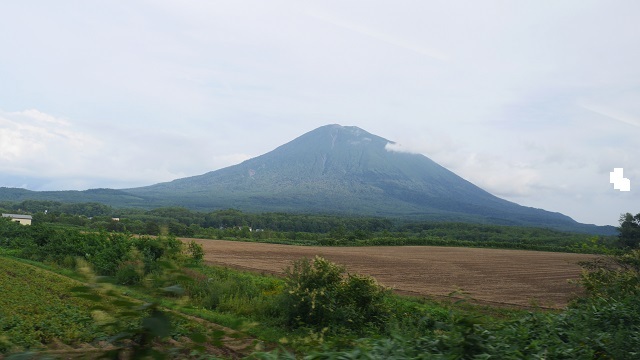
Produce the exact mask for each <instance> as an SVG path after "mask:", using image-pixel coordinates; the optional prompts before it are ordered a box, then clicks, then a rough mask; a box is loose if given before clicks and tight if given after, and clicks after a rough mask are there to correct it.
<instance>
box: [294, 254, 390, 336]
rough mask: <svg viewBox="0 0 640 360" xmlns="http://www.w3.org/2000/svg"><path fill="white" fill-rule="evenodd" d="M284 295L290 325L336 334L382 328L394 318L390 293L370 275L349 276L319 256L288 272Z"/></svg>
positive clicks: (297, 265) (304, 260)
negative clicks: (345, 331)
mask: <svg viewBox="0 0 640 360" xmlns="http://www.w3.org/2000/svg"><path fill="white" fill-rule="evenodd" d="M285 281H286V285H285V289H284V292H283V295H282V296H283V302H282V305H283V307H284V311H285V314H286V322H287V325H288V326H290V327H294V328H295V327H304V326H308V327H311V328H314V329H316V330H322V329H324V328H329V330H330V331H332V332H339V331H340V329H349V330H352V331H354V332H356V333H361V332H365V331H366V330H380V329H382V328H383V327H384V326H385V324H386V323H387V320H388V318H389V315H390V310H389V308H388V306H387V305H386V302H385V299H386V295H387V290H385V289H383V288H382V287H381V286H379V285H378V284H377V283H376V281H375V280H374V279H373V278H371V277H368V276H362V275H345V269H344V267H342V266H339V265H336V264H334V263H332V262H330V261H328V260H325V259H323V258H321V257H318V256H316V257H315V258H314V259H313V260H309V259H302V260H298V261H295V262H294V263H293V266H292V267H290V268H287V269H286V280H285Z"/></svg>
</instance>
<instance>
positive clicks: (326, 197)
mask: <svg viewBox="0 0 640 360" xmlns="http://www.w3.org/2000/svg"><path fill="white" fill-rule="evenodd" d="M392 144H393V142H391V141H389V140H387V139H384V138H382V137H379V136H376V135H373V134H370V133H368V132H366V131H364V130H362V129H360V128H358V127H355V126H340V125H326V126H322V127H320V128H318V129H316V130H313V131H310V132H308V133H306V134H304V135H302V136H300V137H298V138H296V139H294V140H293V141H291V142H289V143H287V144H284V145H282V146H280V147H278V148H276V149H275V150H273V151H271V152H269V153H266V154H264V155H261V156H258V157H256V158H252V159H249V160H247V161H244V162H242V163H240V164H238V165H234V166H230V167H227V168H224V169H221V170H217V171H212V172H209V173H206V174H203V175H199V176H194V177H189V178H183V179H178V180H174V181H171V182H167V183H161V184H156V185H152V186H147V187H142V188H135V189H126V190H124V191H125V192H127V193H129V194H131V195H134V196H137V197H141V198H145V199H148V200H151V201H154V200H159V201H161V202H162V203H164V204H173V205H182V206H186V207H190V208H196V209H209V210H210V209H221V208H237V209H241V210H245V211H283V212H313V213H342V214H350V215H378V216H393V217H411V218H424V219H432V220H455V221H480V222H490V223H498V224H518V225H533V226H550V227H555V228H565V229H570V228H574V227H575V226H578V225H581V224H579V223H577V222H575V221H574V220H572V219H571V218H569V217H567V216H565V215H562V214H560V213H552V212H548V211H545V210H541V209H535V208H530V207H524V206H520V205H518V204H515V203H512V202H509V201H506V200H503V199H500V198H498V197H496V196H494V195H491V194H490V193H488V192H486V191H484V190H482V189H480V188H479V187H477V186H475V185H473V184H472V183H470V182H468V181H466V180H464V179H462V178H461V177H459V176H457V175H456V174H454V173H453V172H451V171H449V170H447V169H445V168H444V167H442V166H440V165H438V164H437V163H435V162H434V161H432V160H431V159H429V158H427V157H426V156H424V155H420V154H410V153H404V152H397V151H392V150H390V145H392ZM160 199H161V200H160Z"/></svg>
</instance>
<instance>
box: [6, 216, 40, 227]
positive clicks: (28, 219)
mask: <svg viewBox="0 0 640 360" xmlns="http://www.w3.org/2000/svg"><path fill="white" fill-rule="evenodd" d="M2 217H6V218H10V219H11V220H13V221H15V222H19V223H20V224H22V225H31V220H33V218H32V217H31V215H21V214H2Z"/></svg>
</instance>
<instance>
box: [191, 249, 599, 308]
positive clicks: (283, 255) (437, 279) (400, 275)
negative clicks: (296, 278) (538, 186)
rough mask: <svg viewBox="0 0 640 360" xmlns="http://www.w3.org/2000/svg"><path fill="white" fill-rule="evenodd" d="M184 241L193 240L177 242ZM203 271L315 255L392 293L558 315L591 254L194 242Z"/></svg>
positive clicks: (275, 270) (272, 264) (274, 270)
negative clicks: (208, 266)
mask: <svg viewBox="0 0 640 360" xmlns="http://www.w3.org/2000/svg"><path fill="white" fill-rule="evenodd" d="M183 240H184V241H191V240H193V239H183ZM196 242H198V243H199V244H201V245H202V246H203V248H204V251H205V261H206V263H208V264H214V265H222V266H228V267H232V268H237V269H244V270H250V271H254V272H258V273H269V274H276V275H282V274H283V273H284V268H285V267H287V266H289V265H291V262H292V261H293V260H297V259H300V258H303V257H309V258H312V257H313V256H315V255H320V256H322V257H324V258H326V259H328V260H330V261H333V262H335V263H338V264H341V265H344V266H345V268H346V269H347V271H348V272H350V273H357V274H366V275H371V276H373V277H374V278H375V279H376V280H377V281H378V282H379V283H380V284H382V285H384V286H387V287H390V288H392V289H394V291H396V292H397V293H400V294H405V295H414V296H423V297H435V298H439V297H446V296H447V295H449V294H451V293H452V292H456V291H457V293H455V294H454V295H453V296H454V297H456V298H460V297H462V298H467V299H470V300H472V301H475V302H479V303H486V304H495V305H499V304H502V305H514V306H517V307H530V306H540V307H550V308H560V307H563V306H565V305H566V304H567V302H568V301H569V300H570V299H571V297H572V296H574V295H575V294H577V293H579V288H578V286H577V285H575V284H571V283H570V282H569V280H575V279H577V278H578V277H579V275H580V272H581V268H580V266H579V265H578V264H577V263H578V262H579V261H584V260H589V259H592V258H594V255H584V254H567V253H554V252H542V251H525V250H501V249H478V248H457V247H439V246H371V247H319V246H292V245H277V244H263V243H250V242H236V241H225V240H201V239H196Z"/></svg>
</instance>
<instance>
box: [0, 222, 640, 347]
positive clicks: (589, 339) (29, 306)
mask: <svg viewBox="0 0 640 360" xmlns="http://www.w3.org/2000/svg"><path fill="white" fill-rule="evenodd" d="M184 214H189V212H185V213H184ZM236 214H238V215H241V216H245V215H244V214H242V213H236ZM227 215H228V214H227ZM625 219H626V217H625ZM353 221H354V223H357V220H353ZM622 223H624V221H622V222H621V228H622ZM60 225H61V224H60V223H58V224H51V223H46V222H40V223H37V222H36V223H35V224H34V225H32V226H22V225H19V224H17V223H13V222H10V221H8V220H7V219H4V220H2V221H0V287H1V289H2V294H3V296H2V297H0V354H8V353H13V352H16V351H22V350H37V349H39V348H47V349H50V348H51V347H55V346H58V345H57V344H59V343H62V344H65V345H70V346H79V344H82V343H88V344H91V345H92V346H96V345H97V344H98V343H100V341H104V342H107V343H108V344H109V347H105V348H103V349H99V350H100V351H103V352H104V353H105V354H110V356H123V354H124V355H126V356H130V357H131V358H143V357H144V356H152V357H157V356H160V354H169V356H170V357H173V358H189V357H191V358H207V357H209V358H211V357H212V356H214V355H213V354H218V355H219V354H220V353H216V352H215V351H213V349H216V348H220V347H222V346H224V343H225V341H228V339H227V338H232V337H231V336H227V332H228V331H224V330H220V329H219V328H217V329H213V328H211V327H210V326H209V325H207V324H209V322H210V321H213V322H217V323H221V324H222V325H225V326H228V327H231V328H235V329H241V330H243V331H244V332H245V333H247V334H249V335H251V336H254V337H256V338H257V339H258V341H259V342H264V343H265V344H266V347H267V349H273V347H274V346H278V349H277V350H272V351H263V352H256V353H254V354H253V355H251V357H252V358H261V359H279V358H281V359H287V358H302V357H304V356H306V358H309V359H329V358H354V359H360V358H362V359H365V358H367V359H370V358H374V359H376V358H389V357H391V356H393V357H394V358H397V359H411V358H429V359H432V358H435V359H438V358H441V359H483V358H498V359H540V358H546V359H611V358H612V359H636V358H638V356H639V355H640V354H639V353H638V352H637V351H638V350H637V349H640V302H638V301H637V299H638V297H639V296H640V249H635V250H631V249H627V251H626V252H624V253H620V254H618V255H612V256H608V257H604V258H599V259H597V260H594V261H593V262H589V263H585V264H584V267H585V273H584V274H583V277H582V279H581V284H582V285H583V287H584V288H585V290H586V295H585V296H584V297H583V298H579V299H576V300H575V301H574V302H572V303H571V304H570V305H569V306H568V307H567V308H566V309H564V310H562V311H542V310H535V311H522V310H505V309H495V308H486V307H485V308H483V307H477V306H473V305H470V304H465V303H464V302H463V303H438V302H434V301H429V300H420V299H411V298H403V297H399V296H396V295H393V294H391V293H390V292H388V291H387V290H385V289H383V288H381V287H379V286H378V285H377V284H376V283H375V281H374V280H373V279H372V278H369V277H365V276H360V275H357V274H346V273H345V272H344V269H343V268H342V267H340V266H338V265H336V264H333V263H331V262H328V261H326V260H325V259H322V258H315V259H302V260H299V261H296V262H294V263H293V264H292V265H291V267H290V268H289V269H288V271H287V274H286V276H285V277H284V278H275V277H269V276H259V275H255V274H248V273H243V272H240V271H236V270H231V269H225V268H220V267H209V266H205V265H203V264H202V256H203V253H202V248H200V247H199V246H198V245H197V244H196V243H193V242H192V243H190V244H189V243H187V244H183V243H182V242H180V241H178V240H176V239H175V238H174V237H172V236H165V235H163V236H159V237H149V236H141V237H134V236H131V235H128V234H124V233H118V232H112V233H107V232H105V231H104V230H102V231H89V230H88V229H89V228H88V227H85V228H70V227H68V226H67V227H65V226H60ZM341 225H343V226H342V227H341V226H340V225H339V226H338V228H332V229H329V230H328V232H327V233H326V234H325V235H326V236H327V237H328V236H329V234H332V235H330V236H333V237H339V236H343V237H344V238H346V241H351V240H349V239H348V237H349V236H350V235H351V234H353V235H354V236H355V235H356V232H357V231H358V230H359V229H351V228H349V227H347V226H344V224H341ZM391 226H394V227H397V228H392V229H394V231H397V232H398V233H399V234H400V233H402V232H406V233H405V234H404V235H402V236H403V237H404V238H405V239H408V238H410V236H408V235H409V233H410V232H413V233H415V232H418V231H420V232H422V231H434V232H437V231H443V230H442V228H440V227H439V226H440V225H437V226H434V227H433V228H430V227H429V226H431V225H429V224H419V225H417V224H400V225H396V224H393V225H391ZM476 226H478V228H476V229H475V230H471V228H467V229H465V231H469V233H471V232H473V231H475V232H476V233H477V236H478V237H481V236H483V229H486V228H483V227H482V226H480V225H476ZM451 227H452V228H453V229H455V228H456V225H451ZM396 229H397V230H396ZM399 229H403V231H400V230H399ZM462 229H464V228H462ZM493 229H494V230H501V228H500V227H496V228H493ZM217 230H220V229H217ZM222 230H224V229H222ZM385 230H386V229H384V228H383V229H382V230H379V232H381V233H384V231H385ZM536 230H538V231H541V232H542V233H544V231H545V230H540V229H536ZM240 231H241V229H240ZM386 231H388V232H389V233H392V232H391V231H389V230H386ZM446 231H448V230H446ZM520 231H524V230H522V229H520ZM527 231H533V230H527ZM265 232H266V231H265ZM274 232H275V231H274ZM487 232H488V233H491V232H490V231H488V230H487ZM250 233H251V234H253V233H254V232H250ZM371 233H374V234H375V233H376V232H375V231H372V232H371ZM463 233H464V232H463V231H461V232H458V234H459V236H461V235H460V234H463ZM495 233H496V234H500V232H498V231H495ZM621 233H622V230H621ZM321 234H322V233H321ZM358 234H362V235H361V236H363V239H358V238H356V239H355V241H359V240H367V236H370V235H369V234H370V233H368V230H367V229H362V230H361V232H359V233H358ZM358 236H360V235H358ZM344 238H341V239H344ZM398 238H401V237H400V236H398ZM372 239H375V237H372ZM319 240H322V236H320V235H318V237H317V238H316V239H315V240H314V241H319ZM610 240H612V241H615V240H616V239H610ZM589 246H593V247H597V246H601V245H599V244H597V243H592V245H589ZM620 251H621V250H620ZM22 259H27V260H22ZM25 261H37V262H41V263H33V264H36V265H37V264H40V265H38V267H35V266H33V265H27V264H26V262H25ZM85 263H87V264H89V265H91V267H92V268H93V269H94V271H95V272H96V274H97V275H100V276H101V277H100V278H99V279H101V280H100V281H101V282H100V283H98V282H96V280H97V278H95V277H94V276H93V275H91V272H89V271H88V270H86V266H84V264H85ZM44 264H46V265H44ZM73 269H80V270H81V271H80V272H79V273H75V274H72V273H71V272H70V271H72V270H73ZM50 270H55V271H56V272H59V273H63V274H68V275H69V274H71V275H73V276H74V277H75V278H76V279H78V280H71V279H69V278H68V277H65V276H61V275H56V274H53V273H52V272H51V271H50ZM78 281H82V284H81V283H79V282H78ZM105 281H106V283H103V282H105ZM30 284H31V285H30ZM124 293H126V294H127V296H126V297H125V296H123V294H124ZM5 294H6V295H5ZM144 303H147V305H144V306H142V304H144ZM168 309H171V310H168ZM188 315H189V316H195V317H196V318H193V317H188ZM250 342H251V341H249V343H250ZM274 344H275V345H274ZM246 348H247V349H250V348H251V347H249V346H247V347H246ZM170 350H171V351H170ZM238 354H240V353H236V355H238ZM243 354H244V355H248V352H245V353H243ZM218 355H215V356H218Z"/></svg>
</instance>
